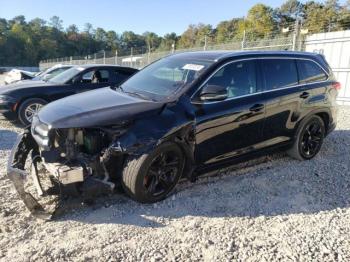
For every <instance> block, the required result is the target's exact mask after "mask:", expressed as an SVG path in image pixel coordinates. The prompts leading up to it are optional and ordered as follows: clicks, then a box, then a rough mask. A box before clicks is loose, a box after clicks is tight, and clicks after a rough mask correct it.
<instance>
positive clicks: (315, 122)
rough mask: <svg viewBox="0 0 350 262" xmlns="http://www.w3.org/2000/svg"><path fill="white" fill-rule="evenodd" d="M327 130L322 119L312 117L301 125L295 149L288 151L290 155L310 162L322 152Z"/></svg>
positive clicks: (294, 145)
mask: <svg viewBox="0 0 350 262" xmlns="http://www.w3.org/2000/svg"><path fill="white" fill-rule="evenodd" d="M325 133H326V129H325V125H324V122H323V120H322V118H320V117H319V116H316V115H314V116H312V117H310V118H309V119H308V120H307V121H305V122H304V123H301V126H300V128H299V129H298V131H297V137H296V139H295V142H294V144H293V147H292V148H291V149H289V150H288V151H287V153H288V155H289V156H291V157H293V158H295V159H298V160H310V159H312V158H313V157H315V156H316V155H317V153H318V152H319V151H320V149H321V147H322V144H323V139H324V137H325Z"/></svg>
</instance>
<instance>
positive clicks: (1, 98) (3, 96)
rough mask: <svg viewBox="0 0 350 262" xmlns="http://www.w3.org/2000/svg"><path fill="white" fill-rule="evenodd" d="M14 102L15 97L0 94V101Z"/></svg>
mask: <svg viewBox="0 0 350 262" xmlns="http://www.w3.org/2000/svg"><path fill="white" fill-rule="evenodd" d="M6 102H16V99H14V98H13V97H10V96H6V95H0V103H6Z"/></svg>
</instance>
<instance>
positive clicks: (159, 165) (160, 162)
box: [143, 150, 183, 197]
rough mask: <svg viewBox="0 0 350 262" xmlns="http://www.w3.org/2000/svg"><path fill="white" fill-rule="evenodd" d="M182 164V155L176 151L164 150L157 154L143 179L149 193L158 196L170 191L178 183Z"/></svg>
mask: <svg viewBox="0 0 350 262" xmlns="http://www.w3.org/2000/svg"><path fill="white" fill-rule="evenodd" d="M182 165H183V161H182V157H181V156H180V155H178V152H176V151H171V150H169V151H164V152H161V153H160V154H159V155H157V156H156V157H155V158H154V159H153V161H152V162H151V165H150V166H149V168H148V171H147V173H146V175H145V177H144V179H143V185H144V187H145V188H146V190H147V192H148V194H150V195H151V196H152V197H158V196H160V195H163V194H166V193H168V192H169V191H170V190H171V189H172V188H173V187H174V186H175V185H176V183H177V180H178V177H179V173H181V171H182Z"/></svg>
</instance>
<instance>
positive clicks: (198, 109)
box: [193, 60, 265, 164]
mask: <svg viewBox="0 0 350 262" xmlns="http://www.w3.org/2000/svg"><path fill="white" fill-rule="evenodd" d="M257 79H258V74H257V65H256V61H255V60H246V61H236V62H235V61H232V62H231V63H229V64H226V65H225V66H223V67H222V68H220V69H219V70H218V71H217V72H216V73H215V74H214V75H213V76H212V77H211V78H210V79H209V80H208V81H207V82H206V83H205V84H204V85H203V87H204V86H205V85H219V86H224V87H226V88H227V92H228V97H227V99H225V100H223V101H214V102H213V101H200V99H199V96H200V90H199V92H197V93H196V95H195V97H194V101H197V102H193V104H194V107H195V114H196V152H195V155H196V161H197V163H198V164H210V163H214V162H217V161H221V160H225V159H228V158H231V157H234V156H238V155H241V154H244V153H248V152H250V151H252V150H254V149H255V148H256V146H257V145H258V144H259V143H260V142H261V138H262V136H261V131H262V127H263V122H264V114H265V105H264V99H263V95H262V93H261V92H260V91H261V89H260V86H259V85H258V84H257V83H258V81H257Z"/></svg>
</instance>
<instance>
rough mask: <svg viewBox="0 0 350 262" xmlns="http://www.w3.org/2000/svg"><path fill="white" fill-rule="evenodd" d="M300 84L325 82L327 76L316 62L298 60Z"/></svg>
mask: <svg viewBox="0 0 350 262" xmlns="http://www.w3.org/2000/svg"><path fill="white" fill-rule="evenodd" d="M297 65H298V71H299V82H300V84H308V83H313V82H319V81H324V80H326V79H327V74H326V73H325V72H324V71H323V70H322V68H321V67H320V66H319V65H317V64H316V63H315V62H312V61H309V60H297Z"/></svg>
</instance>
